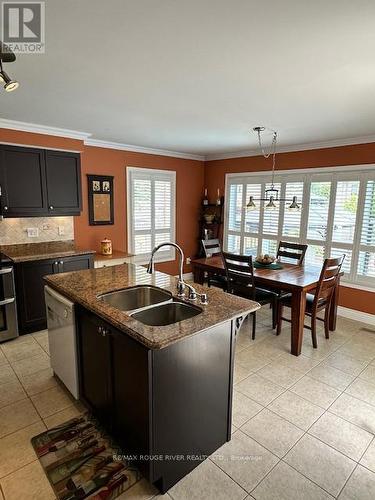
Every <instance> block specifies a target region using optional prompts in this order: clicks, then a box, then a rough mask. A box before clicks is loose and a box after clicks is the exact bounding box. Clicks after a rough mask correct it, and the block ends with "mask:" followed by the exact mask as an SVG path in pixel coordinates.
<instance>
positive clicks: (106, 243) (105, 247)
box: [100, 238, 112, 255]
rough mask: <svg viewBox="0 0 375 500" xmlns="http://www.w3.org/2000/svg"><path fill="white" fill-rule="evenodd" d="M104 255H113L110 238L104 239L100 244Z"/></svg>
mask: <svg viewBox="0 0 375 500" xmlns="http://www.w3.org/2000/svg"><path fill="white" fill-rule="evenodd" d="M100 246H101V252H102V255H112V241H111V240H110V239H108V238H104V240H102V241H101V242H100Z"/></svg>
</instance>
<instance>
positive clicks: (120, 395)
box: [110, 329, 151, 478]
mask: <svg viewBox="0 0 375 500" xmlns="http://www.w3.org/2000/svg"><path fill="white" fill-rule="evenodd" d="M110 339H111V365H112V387H113V390H112V395H113V401H112V410H113V412H112V415H113V421H112V432H113V434H114V436H115V438H116V440H117V441H118V442H119V444H120V445H121V447H122V449H123V451H124V452H126V453H127V454H129V455H132V456H134V457H135V458H138V460H135V461H136V462H137V464H138V466H139V467H140V468H141V470H142V472H143V474H144V475H146V477H148V478H150V470H149V467H150V461H148V460H146V461H143V460H140V456H141V455H143V456H145V455H149V454H150V452H151V447H150V441H151V436H150V412H151V400H150V390H151V389H150V378H149V366H150V359H151V353H150V351H149V349H147V348H146V347H145V346H143V345H141V344H140V343H138V342H137V341H135V340H134V339H132V338H131V337H129V336H128V335H126V334H125V333H123V332H121V331H117V330H115V329H113V330H112V333H111V337H110Z"/></svg>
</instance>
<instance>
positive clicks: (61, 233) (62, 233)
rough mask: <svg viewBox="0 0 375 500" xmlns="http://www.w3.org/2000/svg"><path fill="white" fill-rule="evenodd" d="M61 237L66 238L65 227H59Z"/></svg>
mask: <svg viewBox="0 0 375 500" xmlns="http://www.w3.org/2000/svg"><path fill="white" fill-rule="evenodd" d="M58 231H59V236H64V234H65V227H64V226H59V229H58Z"/></svg>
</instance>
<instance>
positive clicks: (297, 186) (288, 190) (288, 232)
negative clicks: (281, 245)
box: [283, 182, 304, 238]
mask: <svg viewBox="0 0 375 500" xmlns="http://www.w3.org/2000/svg"><path fill="white" fill-rule="evenodd" d="M293 196H297V202H298V204H299V205H302V206H303V201H304V200H303V182H287V183H286V186H285V198H286V199H287V200H290V199H292V198H293ZM289 205H290V202H286V203H285V206H284V223H283V236H286V237H288V236H290V237H294V238H297V237H298V236H299V235H300V230H301V216H302V211H301V210H300V211H298V212H291V211H290V210H289V209H288V207H289Z"/></svg>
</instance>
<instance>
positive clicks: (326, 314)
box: [324, 303, 331, 339]
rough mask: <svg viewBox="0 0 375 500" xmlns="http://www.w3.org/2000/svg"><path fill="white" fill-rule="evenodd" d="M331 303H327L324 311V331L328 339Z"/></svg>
mask: <svg viewBox="0 0 375 500" xmlns="http://www.w3.org/2000/svg"><path fill="white" fill-rule="evenodd" d="M330 307H331V304H330V303H329V304H327V305H326V308H325V311H324V333H325V337H326V339H329V313H330Z"/></svg>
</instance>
